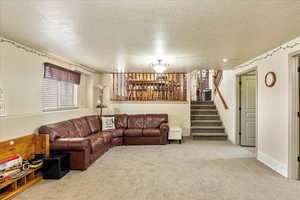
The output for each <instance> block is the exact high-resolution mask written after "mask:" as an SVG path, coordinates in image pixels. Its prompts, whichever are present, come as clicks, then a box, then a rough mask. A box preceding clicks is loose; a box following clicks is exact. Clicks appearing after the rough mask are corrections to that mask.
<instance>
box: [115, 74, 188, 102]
mask: <svg viewBox="0 0 300 200" xmlns="http://www.w3.org/2000/svg"><path fill="white" fill-rule="evenodd" d="M112 78H113V96H112V100H113V101H186V97H187V95H186V91H187V81H186V73H113V74H112Z"/></svg>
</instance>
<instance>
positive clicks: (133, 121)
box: [128, 115, 145, 128]
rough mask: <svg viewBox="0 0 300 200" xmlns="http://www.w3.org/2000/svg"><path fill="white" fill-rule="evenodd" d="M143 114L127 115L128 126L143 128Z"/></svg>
mask: <svg viewBox="0 0 300 200" xmlns="http://www.w3.org/2000/svg"><path fill="white" fill-rule="evenodd" d="M144 118H145V115H128V128H143V127H144Z"/></svg>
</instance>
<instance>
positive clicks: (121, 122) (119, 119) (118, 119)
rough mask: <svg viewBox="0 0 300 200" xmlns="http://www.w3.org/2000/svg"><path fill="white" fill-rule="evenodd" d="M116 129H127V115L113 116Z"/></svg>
mask: <svg viewBox="0 0 300 200" xmlns="http://www.w3.org/2000/svg"><path fill="white" fill-rule="evenodd" d="M115 125H116V128H127V127H128V115H126V114H118V115H115Z"/></svg>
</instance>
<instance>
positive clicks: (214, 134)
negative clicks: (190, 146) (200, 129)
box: [192, 133, 227, 136]
mask: <svg viewBox="0 0 300 200" xmlns="http://www.w3.org/2000/svg"><path fill="white" fill-rule="evenodd" d="M192 136H227V135H226V134H225V133H193V134H192Z"/></svg>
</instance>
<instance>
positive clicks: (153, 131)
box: [143, 128, 160, 137]
mask: <svg viewBox="0 0 300 200" xmlns="http://www.w3.org/2000/svg"><path fill="white" fill-rule="evenodd" d="M143 136H146V137H147V136H149V137H153V136H158V137H159V136H160V129H159V128H145V129H143Z"/></svg>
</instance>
